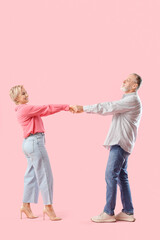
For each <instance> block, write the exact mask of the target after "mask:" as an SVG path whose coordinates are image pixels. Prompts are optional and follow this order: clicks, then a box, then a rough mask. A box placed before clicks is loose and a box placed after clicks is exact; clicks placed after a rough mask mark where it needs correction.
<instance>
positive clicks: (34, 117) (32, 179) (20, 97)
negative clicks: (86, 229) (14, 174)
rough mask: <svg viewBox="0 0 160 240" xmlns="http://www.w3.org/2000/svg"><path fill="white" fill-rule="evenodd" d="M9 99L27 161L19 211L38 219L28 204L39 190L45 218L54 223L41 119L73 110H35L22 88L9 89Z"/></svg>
mask: <svg viewBox="0 0 160 240" xmlns="http://www.w3.org/2000/svg"><path fill="white" fill-rule="evenodd" d="M10 97H11V99H12V100H13V101H14V102H15V104H16V105H17V106H16V108H15V111H16V115H17V119H18V122H19V123H20V125H21V126H22V129H23V135H24V140H23V152H24V154H25V157H26V158H27V162H28V166H27V170H26V173H25V176H24V194H23V204H22V206H21V209H20V213H21V219H22V213H25V215H26V216H27V218H30V219H33V218H37V217H36V216H34V214H33V213H32V210H31V206H30V203H37V202H38V195H39V190H40V191H41V194H42V198H43V203H44V210H43V219H45V214H47V215H48V217H49V218H50V220H52V221H57V220H61V218H59V217H57V216H56V214H55V212H54V209H53V206H52V201H53V200H52V199H53V176H52V170H51V166H50V162H49V158H48V154H47V151H46V148H45V134H44V132H45V130H44V126H43V122H42V119H41V117H44V116H48V115H51V114H54V113H57V112H60V111H63V110H64V111H70V112H74V111H75V109H74V107H73V106H69V105H53V104H50V105H43V106H34V105H29V104H27V103H28V94H27V92H26V90H25V89H24V87H23V86H22V85H17V86H14V87H12V88H11V90H10Z"/></svg>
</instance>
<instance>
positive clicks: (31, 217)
mask: <svg viewBox="0 0 160 240" xmlns="http://www.w3.org/2000/svg"><path fill="white" fill-rule="evenodd" d="M22 213H25V215H26V216H27V218H30V219H34V218H38V216H34V215H33V213H32V211H31V210H29V209H27V208H25V207H24V206H22V207H21V208H20V218H21V219H22Z"/></svg>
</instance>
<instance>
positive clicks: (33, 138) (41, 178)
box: [22, 133, 53, 205]
mask: <svg viewBox="0 0 160 240" xmlns="http://www.w3.org/2000/svg"><path fill="white" fill-rule="evenodd" d="M22 148H23V152H24V154H25V157H26V158H27V162H28V166H27V170H26V173H25V176H24V194H23V202H24V203H37V202H38V195H39V190H40V191H41V194H42V198H43V203H44V205H49V204H52V201H53V176H52V170H51V166H50V162H49V158H48V154H47V151H46V148H45V135H44V133H36V134H33V135H30V136H29V137H27V138H25V139H24V140H23V146H22Z"/></svg>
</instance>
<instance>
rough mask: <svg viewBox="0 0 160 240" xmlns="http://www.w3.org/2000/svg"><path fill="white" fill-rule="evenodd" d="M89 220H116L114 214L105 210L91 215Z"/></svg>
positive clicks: (99, 221)
mask: <svg viewBox="0 0 160 240" xmlns="http://www.w3.org/2000/svg"><path fill="white" fill-rule="evenodd" d="M91 220H92V221H93V222H97V223H105V222H116V219H115V215H113V216H111V215H109V214H107V213H105V212H102V213H101V214H100V215H98V216H95V217H92V218H91Z"/></svg>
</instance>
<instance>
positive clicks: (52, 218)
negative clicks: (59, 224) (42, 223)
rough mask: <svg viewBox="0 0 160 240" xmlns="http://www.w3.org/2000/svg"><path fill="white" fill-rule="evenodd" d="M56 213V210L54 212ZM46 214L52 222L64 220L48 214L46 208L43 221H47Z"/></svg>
mask: <svg viewBox="0 0 160 240" xmlns="http://www.w3.org/2000/svg"><path fill="white" fill-rule="evenodd" d="M53 213H54V210H53ZM45 214H46V215H47V216H48V217H49V219H50V220H51V221H60V220H62V218H60V217H56V216H54V214H50V213H49V212H47V210H46V208H44V209H43V220H45Z"/></svg>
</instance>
